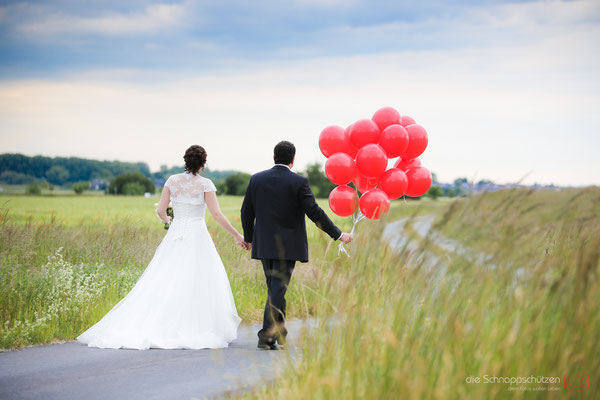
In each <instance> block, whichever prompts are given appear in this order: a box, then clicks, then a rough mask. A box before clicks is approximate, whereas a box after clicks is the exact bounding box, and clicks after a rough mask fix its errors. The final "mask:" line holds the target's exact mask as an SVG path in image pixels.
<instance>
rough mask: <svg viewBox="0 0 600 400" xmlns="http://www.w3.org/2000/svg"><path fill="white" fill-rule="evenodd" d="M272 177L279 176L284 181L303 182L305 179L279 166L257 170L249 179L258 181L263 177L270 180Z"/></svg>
mask: <svg viewBox="0 0 600 400" xmlns="http://www.w3.org/2000/svg"><path fill="white" fill-rule="evenodd" d="M273 178H279V179H281V180H285V181H291V182H302V183H303V182H304V181H307V178H306V177H304V176H302V175H300V174H297V173H295V172H294V171H289V170H288V171H285V170H282V169H280V168H270V169H266V170H264V171H260V172H257V173H256V174H254V175H252V176H251V178H250V180H251V181H254V182H260V181H262V180H264V179H268V180H270V181H271V180H272V179H273Z"/></svg>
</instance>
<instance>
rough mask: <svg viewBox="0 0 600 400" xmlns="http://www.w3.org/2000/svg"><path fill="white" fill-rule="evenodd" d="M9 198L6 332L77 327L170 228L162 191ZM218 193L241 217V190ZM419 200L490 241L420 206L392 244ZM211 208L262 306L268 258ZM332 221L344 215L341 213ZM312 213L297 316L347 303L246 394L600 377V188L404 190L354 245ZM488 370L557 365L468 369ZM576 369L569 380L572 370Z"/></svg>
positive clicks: (245, 313)
mask: <svg viewBox="0 0 600 400" xmlns="http://www.w3.org/2000/svg"><path fill="white" fill-rule="evenodd" d="M0 200H1V201H2V207H3V209H2V210H1V211H2V212H1V213H0V214H2V220H1V221H0V227H1V228H0V239H1V240H0V265H1V269H0V289H1V295H0V306H1V308H0V319H1V321H2V326H1V327H0V347H5V348H13V347H21V346H25V345H28V344H33V343H42V342H48V341H53V340H68V339H73V338H74V337H76V336H77V335H78V334H79V333H80V332H82V331H83V330H85V329H86V328H87V327H88V326H90V325H91V324H93V323H95V322H96V321H97V320H98V319H99V318H101V317H102V316H103V315H104V314H105V313H106V312H107V311H108V310H109V309H110V308H111V307H112V306H113V305H114V304H115V303H116V302H117V301H118V300H119V299H120V298H121V297H122V296H123V295H124V294H126V293H127V291H128V290H129V289H130V288H131V286H132V285H133V284H134V282H135V281H136V279H137V277H138V276H139V275H140V273H141V272H142V271H143V269H144V267H145V266H146V265H147V263H148V261H149V260H150V258H151V257H152V254H153V253H154V250H155V248H156V246H157V244H158V243H159V242H160V240H161V238H162V237H163V235H164V230H163V229H162V225H161V224H160V221H158V219H157V217H156V216H155V214H154V203H155V202H156V199H144V198H141V197H140V198H135V197H112V196H98V197H93V196H87V197H77V196H62V197H60V198H56V197H26V196H14V197H11V196H2V197H0ZM219 200H220V202H221V206H222V208H223V210H224V211H225V214H226V215H228V217H229V218H230V220H231V221H232V222H233V223H234V224H235V225H236V226H237V227H238V228H239V220H238V219H237V218H238V210H239V206H240V202H241V198H237V197H226V196H225V197H220V198H219ZM322 206H324V208H325V209H327V207H326V203H325V202H323V204H322ZM423 214H433V215H435V224H434V227H435V229H436V231H437V232H440V233H441V234H443V235H445V236H447V237H450V238H453V239H457V240H458V241H460V242H461V243H462V244H463V245H465V246H468V247H469V248H471V249H473V252H474V253H478V252H481V253H485V254H486V255H487V257H486V258H484V259H476V258H472V257H467V256H465V255H464V254H455V253H452V252H449V251H447V250H444V248H443V247H441V246H439V243H436V241H435V240H433V238H431V237H426V238H421V237H419V236H418V235H417V234H416V230H415V229H414V226H413V223H412V222H409V223H408V224H407V225H406V226H405V228H404V230H403V232H399V234H404V235H408V236H409V237H410V238H412V241H413V243H416V245H417V246H416V248H417V249H418V251H416V252H415V251H414V250H410V251H409V246H408V245H407V246H406V247H405V248H404V249H400V250H393V249H391V248H390V247H389V246H388V244H387V241H386V240H384V239H383V238H382V232H383V228H384V226H385V224H386V223H387V222H390V221H393V220H397V219H400V218H405V217H411V216H417V215H423ZM207 221H208V225H209V230H211V232H212V234H213V238H214V240H215V244H216V245H217V248H218V250H219V253H220V254H221V257H222V258H223V261H224V263H225V266H226V268H227V271H228V274H229V278H230V280H231V285H232V290H233V293H234V297H235V300H236V304H237V307H238V312H239V313H240V315H241V316H242V318H243V319H244V321H245V322H254V321H259V320H260V318H261V310H262V306H263V303H264V297H265V286H264V282H263V280H264V278H263V276H262V271H261V268H260V266H259V264H258V263H257V262H255V261H252V260H250V258H249V255H248V254H247V253H245V252H243V251H242V250H241V249H239V248H236V247H234V245H233V243H232V240H231V239H230V238H229V236H228V235H227V234H226V233H224V232H223V231H222V230H221V229H218V228H217V227H216V226H215V223H214V222H213V221H212V219H211V218H210V217H209V218H208V219H207ZM336 222H338V223H339V224H340V225H341V227H342V228H344V229H349V228H350V223H349V221H348V220H347V219H341V218H336ZM308 227H309V242H310V252H311V261H310V262H309V263H308V264H299V265H298V266H297V268H296V270H295V271H294V279H293V280H292V283H291V286H290V290H289V292H288V293H289V294H288V307H289V316H290V318H306V317H309V316H322V317H328V316H334V315H337V317H334V318H333V319H327V318H325V319H323V320H322V321H325V322H323V323H321V324H320V326H318V327H317V331H316V332H313V333H312V334H311V335H310V337H309V339H308V340H307V342H306V343H305V347H304V349H303V358H302V361H301V362H299V364H297V365H296V366H293V365H291V364H290V365H289V367H288V369H287V371H286V372H285V374H284V377H283V379H281V380H278V381H277V382H276V383H275V384H274V385H271V386H268V387H265V388H261V389H259V390H257V391H255V392H252V393H249V394H247V395H246V396H245V397H248V398H260V399H275V398H282V397H287V398H324V399H329V398H331V399H338V398H349V399H362V398H371V399H387V398H390V399H396V398H408V399H421V398H456V399H459V398H460V399H462V398H482V399H483V398H485V399H487V398H547V397H550V398H563V397H570V398H586V397H590V394H591V393H593V392H595V389H594V388H596V387H597V384H598V382H600V373H599V372H598V371H600V357H599V355H600V345H599V344H598V340H597V338H598V337H599V336H600V313H599V310H598V299H599V298H600V283H599V281H598V275H599V272H600V264H599V263H600V189H598V188H586V189H577V190H562V191H557V192H551V191H530V190H515V191H503V192H497V193H489V194H485V195H480V196H476V197H472V198H466V199H459V200H456V201H448V200H440V201H437V202H433V201H429V200H422V201H410V202H404V201H396V202H393V207H392V209H391V211H390V213H389V214H388V216H387V217H386V220H384V221H366V220H365V221H363V222H361V223H360V224H359V226H358V230H357V234H356V238H355V242H354V245H353V246H352V247H351V255H352V258H351V259H348V258H346V257H345V256H343V255H342V256H338V255H337V244H336V243H333V242H332V241H331V240H329V238H328V237H327V236H326V235H324V234H323V233H321V232H320V231H318V230H317V229H316V228H315V227H314V226H313V225H312V224H311V223H310V222H309V223H308ZM413 248H414V247H413ZM431 254H433V255H435V256H436V257H437V259H439V260H441V261H440V264H439V265H437V266H436V267H437V269H436V268H433V269H432V268H430V267H427V264H426V262H425V260H426V259H427V257H428V255H431ZM442 264H443V265H442ZM441 270H445V271H446V272H445V274H443V275H440V271H441ZM566 374H578V375H581V376H582V377H583V379H584V380H585V379H587V380H588V381H589V382H591V388H590V389H589V391H582V390H577V389H572V390H567V389H565V388H564V387H563V385H564V383H565V382H564V381H565V376H566ZM484 376H495V377H504V378H512V377H530V376H534V377H538V376H545V377H558V378H559V379H560V380H561V381H560V383H546V384H542V383H539V384H536V383H525V384H513V385H511V384H509V383H468V382H467V380H468V378H470V377H472V378H475V377H479V378H480V379H484ZM586 377H587V378H586ZM567 378H568V377H567ZM568 379H571V381H570V383H569V384H571V385H575V383H573V382H576V381H577V379H578V378H568Z"/></svg>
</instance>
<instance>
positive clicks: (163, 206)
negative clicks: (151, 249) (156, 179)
mask: <svg viewBox="0 0 600 400" xmlns="http://www.w3.org/2000/svg"><path fill="white" fill-rule="evenodd" d="M169 200H171V192H170V191H169V188H168V187H167V186H166V185H165V187H164V188H163V191H162V194H161V195H160V201H159V202H158V206H157V207H156V213H157V214H158V216H159V217H160V220H161V221H162V222H163V223H165V224H170V223H171V217H169V216H168V215H167V207H169Z"/></svg>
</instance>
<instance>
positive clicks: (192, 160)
mask: <svg viewBox="0 0 600 400" xmlns="http://www.w3.org/2000/svg"><path fill="white" fill-rule="evenodd" d="M183 160H184V161H185V170H186V171H187V172H191V173H193V174H195V173H196V172H198V171H199V170H200V169H201V168H203V167H204V164H206V150H204V147H202V146H198V145H197V144H195V145H193V146H190V147H189V148H188V149H187V150H186V151H185V154H184V156H183Z"/></svg>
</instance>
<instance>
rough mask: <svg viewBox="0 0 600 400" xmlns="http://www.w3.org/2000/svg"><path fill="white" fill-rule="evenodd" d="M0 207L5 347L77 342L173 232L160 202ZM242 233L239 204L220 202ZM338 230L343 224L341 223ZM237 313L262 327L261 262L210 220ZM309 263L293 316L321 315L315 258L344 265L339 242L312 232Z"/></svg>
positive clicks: (85, 200)
mask: <svg viewBox="0 0 600 400" xmlns="http://www.w3.org/2000/svg"><path fill="white" fill-rule="evenodd" d="M0 200H1V201H2V204H0V205H1V206H2V208H1V209H0V348H18V347H22V346H26V345H29V344H37V343H45V342H50V341H53V340H70V339H73V338H75V337H76V336H77V335H79V334H80V333H81V332H83V331H84V330H85V329H87V327H89V326H91V325H92V324H94V323H95V322H97V321H98V320H99V319H100V318H101V317H102V316H103V315H104V314H106V312H108V311H109V310H110V309H111V308H112V307H113V306H114V305H115V304H116V303H117V302H118V301H119V300H120V299H121V298H122V297H123V296H124V295H125V294H126V293H127V292H128V291H129V290H130V289H131V287H132V286H133V284H134V283H135V282H136V281H137V279H138V277H139V276H140V275H141V273H142V272H143V270H144V268H145V267H146V266H147V264H148V262H149V261H150V260H151V258H152V256H153V254H154V251H155V250H156V247H157V245H158V244H159V243H160V241H161V240H162V238H163V236H164V234H165V231H164V229H163V225H162V224H161V223H160V221H159V220H158V219H157V217H156V215H155V213H154V202H156V199H145V198H142V197H114V196H97V197H94V196H87V197H76V196H70V197H27V196H19V197H10V196H3V197H2V198H1V199H0ZM219 201H220V203H221V208H222V210H223V212H224V213H225V214H226V215H227V216H228V217H229V219H230V220H231V221H232V223H233V224H234V225H236V226H237V228H238V229H241V227H240V222H239V209H240V205H241V198H240V197H228V196H220V197H219ZM338 222H342V223H344V222H343V221H340V220H339V219H338ZM207 225H208V228H209V231H210V232H211V235H212V237H213V240H214V242H215V245H216V247H217V249H218V251H219V254H220V256H221V258H222V260H223V263H224V265H225V268H226V270H227V273H228V276H229V280H230V283H231V287H232V291H233V295H234V298H235V302H236V305H237V308H238V313H239V314H240V316H241V317H242V319H243V321H244V322H245V323H250V322H258V321H260V320H261V319H262V313H263V312H262V309H263V306H264V302H265V298H266V286H265V283H264V276H263V272H262V267H261V266H260V263H259V262H257V261H255V260H251V259H250V256H249V253H247V252H245V251H244V250H242V249H240V248H238V247H236V246H234V243H233V239H231V237H230V236H229V235H228V234H227V233H226V232H224V231H223V230H222V229H221V228H219V227H218V226H217V225H216V223H215V222H214V221H213V220H212V218H211V217H210V216H208V215H207ZM308 232H309V236H310V243H311V249H310V252H311V263H310V264H298V266H297V268H296V271H295V274H294V280H293V284H292V285H291V287H290V289H289V292H288V296H287V297H288V304H289V306H288V315H289V318H291V319H295V318H307V317H309V316H311V315H314V314H315V313H316V312H318V310H317V305H318V302H317V301H316V300H317V297H318V293H319V288H318V286H317V285H318V284H319V282H321V280H320V276H321V275H322V274H323V272H322V271H321V270H320V269H318V268H317V267H316V266H315V265H325V263H320V264H319V263H317V264H315V263H313V261H315V260H322V259H332V258H335V257H336V254H335V251H333V250H332V246H331V245H330V243H331V241H330V239H329V238H328V237H326V235H324V234H322V233H321V232H320V231H318V229H316V228H315V227H314V226H313V225H312V224H309V226H308Z"/></svg>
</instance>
